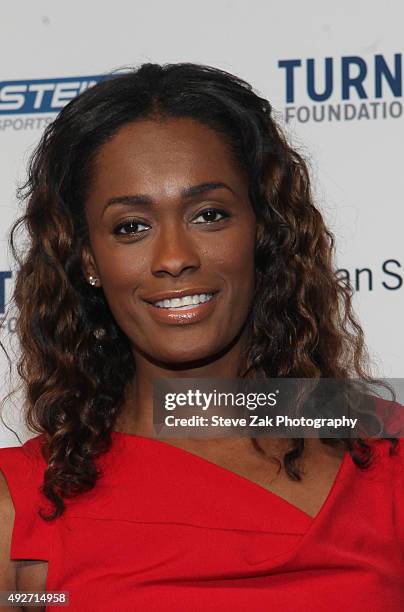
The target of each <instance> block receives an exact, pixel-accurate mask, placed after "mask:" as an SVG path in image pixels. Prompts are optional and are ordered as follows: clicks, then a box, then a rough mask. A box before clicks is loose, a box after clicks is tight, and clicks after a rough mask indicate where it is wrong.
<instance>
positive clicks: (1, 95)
mask: <svg viewBox="0 0 404 612" xmlns="http://www.w3.org/2000/svg"><path fill="white" fill-rule="evenodd" d="M103 78H105V76H103V75H96V76H80V77H66V78H56V79H35V80H30V81H0V130H3V131H4V130H33V129H43V128H45V127H46V125H48V124H49V123H50V122H51V121H52V120H53V119H54V115H55V114H56V113H58V112H59V111H60V110H61V109H62V108H63V107H64V106H66V104H67V103H68V102H70V100H72V99H73V98H75V97H76V96H77V95H79V94H80V93H82V92H83V91H85V90H86V89H88V88H89V87H92V86H93V85H95V84H96V83H98V81H100V80H102V79H103Z"/></svg>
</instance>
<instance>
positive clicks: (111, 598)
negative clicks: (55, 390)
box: [0, 432, 404, 612]
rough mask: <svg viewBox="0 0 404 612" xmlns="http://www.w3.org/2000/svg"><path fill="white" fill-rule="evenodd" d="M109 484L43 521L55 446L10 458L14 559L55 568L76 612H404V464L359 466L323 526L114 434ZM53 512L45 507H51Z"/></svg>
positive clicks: (382, 453)
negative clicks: (47, 455)
mask: <svg viewBox="0 0 404 612" xmlns="http://www.w3.org/2000/svg"><path fill="white" fill-rule="evenodd" d="M112 437H113V445H112V448H111V450H110V451H109V452H108V453H106V454H105V455H102V456H101V457H99V458H98V459H97V461H98V464H99V465H100V466H101V467H102V469H103V476H102V477H101V478H100V479H99V481H98V482H97V485H96V487H95V488H94V489H93V490H92V491H89V492H86V493H84V494H82V495H80V496H79V497H78V498H76V499H73V500H67V502H66V504H67V510H66V511H65V513H64V514H63V516H62V517H61V518H59V519H57V520H56V521H52V522H50V523H45V522H44V521H42V519H41V518H40V517H39V516H37V514H36V509H37V507H38V506H39V504H40V502H42V505H43V506H44V507H45V508H46V509H49V508H50V505H46V501H47V500H45V498H41V497H40V494H39V492H38V487H39V485H40V483H41V480H42V475H43V470H44V467H45V463H44V460H43V459H42V457H41V456H40V454H39V445H40V442H41V440H42V438H43V436H36V437H35V438H32V439H31V440H29V441H27V442H26V443H25V444H24V445H23V446H22V447H17V448H3V449H0V469H1V470H2V471H3V473H4V475H5V477H6V479H7V482H8V486H9V489H10V491H11V495H12V498H13V502H14V506H15V509H16V516H15V523H14V529H13V534H12V546H11V558H12V559H19V558H29V559H45V560H48V563H49V569H48V578H47V584H46V589H47V591H68V592H69V598H70V599H69V605H68V606H67V607H65V608H61V607H59V606H48V607H47V608H46V610H54V611H56V610H59V611H60V610H63V609H66V610H68V611H69V612H106V611H108V612H115V611H119V612H121V611H124V610H125V611H127V610H128V611H137V610H139V611H142V612H151V611H156V612H157V611H158V612H166V611H170V612H189V611H192V612H209V611H212V612H217V611H225V612H227V611H229V612H246V611H247V612H256V611H260V612H261V611H267V610H277V611H278V610H279V611H282V612H292V611H293V612H300V611H301V612H303V611H304V612H311V611H315V612H341V610H345V609H346V608H347V607H351V606H352V605H353V606H354V608H355V610H371V611H372V612H399V611H402V610H404V485H403V483H404V476H403V474H404V471H403V468H404V451H403V441H402V440H400V441H399V448H398V454H397V455H393V456H392V457H389V455H388V449H389V448H390V443H389V442H388V441H383V440H382V441H375V442H374V447H375V458H374V461H373V463H372V465H371V467H370V468H369V469H367V470H365V471H361V470H360V469H359V468H357V467H356V466H355V464H354V463H353V461H352V459H351V456H350V455H349V453H346V454H345V456H344V459H343V461H342V464H341V466H340V468H339V472H338V475H337V477H336V480H335V482H334V484H333V486H332V489H331V490H330V492H329V494H328V497H327V499H326V501H325V503H324V504H323V506H322V508H321V510H320V512H319V513H318V514H317V516H316V517H315V518H311V517H310V516H309V515H308V514H306V513H305V512H303V511H302V510H299V509H298V508H296V507H295V506H293V505H292V504H290V503H289V502H287V501H285V500H284V499H282V498H281V497H279V496H278V495H276V494H274V493H271V492H269V491H267V490H266V489H264V488H263V487H261V486H260V485H258V484H255V483H252V482H251V481H249V480H247V479H246V478H244V477H243V476H239V475H237V474H235V473H233V472H230V471H229V470H227V469H225V468H222V467H220V466H218V465H216V464H214V463H212V462H210V461H208V460H206V459H203V458H201V457H198V456H196V455H194V454H192V453H191V452H189V451H185V450H183V449H180V448H178V447H175V446H172V445H170V444H169V443H166V442H164V441H159V440H153V439H149V438H144V437H140V436H134V435H131V434H124V433H118V432H114V433H113V434H112ZM44 500H45V501H44Z"/></svg>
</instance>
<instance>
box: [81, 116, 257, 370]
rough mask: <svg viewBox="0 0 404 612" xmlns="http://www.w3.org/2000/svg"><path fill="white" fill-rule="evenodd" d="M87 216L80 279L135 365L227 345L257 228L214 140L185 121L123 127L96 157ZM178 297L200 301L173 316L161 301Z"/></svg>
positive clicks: (244, 184)
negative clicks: (96, 294) (97, 290)
mask: <svg viewBox="0 0 404 612" xmlns="http://www.w3.org/2000/svg"><path fill="white" fill-rule="evenodd" d="M214 183H215V184H217V185H216V186H215V185H214ZM219 183H220V185H218V184H219ZM85 207H86V218H87V223H88V227H89V236H90V245H91V248H90V249H89V250H86V251H85V253H84V257H83V262H84V267H85V273H86V276H87V277H88V276H89V275H90V274H91V275H93V276H95V277H96V278H97V279H98V282H97V286H101V287H102V289H103V291H104V295H105V298H106V300H107V302H108V304H109V307H110V309H111V312H112V314H113V316H114V318H115V320H116V322H117V324H118V325H119V327H120V328H121V329H122V331H123V332H124V333H125V334H126V336H128V338H129V339H130V341H131V343H132V346H133V349H134V355H135V358H136V353H137V352H139V351H140V352H142V353H143V355H146V356H148V357H149V358H151V359H153V360H157V361H160V362H163V363H167V364H180V363H184V362H187V361H195V360H200V359H205V358H208V357H210V356H214V355H215V354H216V353H218V352H221V351H223V349H225V348H226V347H227V346H228V345H230V344H231V343H232V341H233V340H234V339H235V338H236V336H237V335H238V334H239V332H240V331H241V330H242V328H243V325H244V323H245V321H246V318H247V315H248V311H249V308H250V306H251V301H252V296H253V291H254V283H255V271H254V247H255V235H256V221H255V215H254V212H253V209H252V207H251V204H250V201H249V197H248V180H247V178H246V177H245V176H244V174H243V173H242V171H241V170H240V169H239V168H238V166H237V164H236V163H235V161H234V160H233V158H232V156H231V154H230V151H229V149H228V147H227V145H226V144H225V142H224V141H223V140H222V138H221V137H220V135H218V134H217V133H216V132H215V131H214V130H212V129H210V128H209V127H206V126H205V125H203V124H200V123H198V122H196V121H194V120H192V119H188V118H181V119H164V120H161V121H154V120H141V121H137V122H134V123H131V124H127V125H125V126H124V127H122V128H121V129H120V130H119V131H118V132H117V133H116V134H115V135H114V136H113V137H112V138H111V139H110V140H109V141H108V142H107V143H106V144H105V145H103V146H102V147H101V148H100V150H99V153H98V156H97V159H96V164H95V167H94V179H93V182H92V185H91V189H90V192H89V195H88V198H87V200H86V203H85ZM177 293H180V295H181V296H183V295H185V296H195V295H197V296H201V295H202V294H205V297H204V296H203V295H202V297H201V298H196V297H191V301H192V304H189V303H188V304H185V306H188V308H186V309H178V308H176V307H175V306H178V304H179V303H178V302H171V301H170V302H167V301H164V300H168V299H172V298H173V297H175V295H176V294H177ZM212 293H213V294H214V295H213V298H212V299H209V298H210V296H211V294H212ZM206 294H207V295H206ZM197 300H202V301H203V300H205V302H204V303H199V305H198V304H197V303H194V302H196V301H197ZM156 301H157V302H159V304H158V305H153V303H155V302H156ZM189 301H190V300H189V299H188V300H185V302H189ZM180 304H182V302H181V303H180ZM167 306H168V308H167Z"/></svg>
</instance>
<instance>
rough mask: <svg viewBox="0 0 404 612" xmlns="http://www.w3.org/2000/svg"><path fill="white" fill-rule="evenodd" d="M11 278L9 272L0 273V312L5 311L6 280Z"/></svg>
mask: <svg viewBox="0 0 404 612" xmlns="http://www.w3.org/2000/svg"><path fill="white" fill-rule="evenodd" d="M7 278H11V272H1V271H0V312H2V313H4V312H5V310H6V279H7Z"/></svg>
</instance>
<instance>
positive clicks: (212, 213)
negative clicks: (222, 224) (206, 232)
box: [195, 208, 229, 223]
mask: <svg viewBox="0 0 404 612" xmlns="http://www.w3.org/2000/svg"><path fill="white" fill-rule="evenodd" d="M216 215H222V219H225V218H226V217H228V216H229V215H228V214H227V213H225V212H224V211H223V210H216V209H215V208H208V209H206V210H204V211H203V212H201V213H200V214H199V215H198V216H197V217H196V218H197V219H200V218H201V217H205V219H204V220H203V221H195V223H215V222H217V221H221V220H222V219H216Z"/></svg>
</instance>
